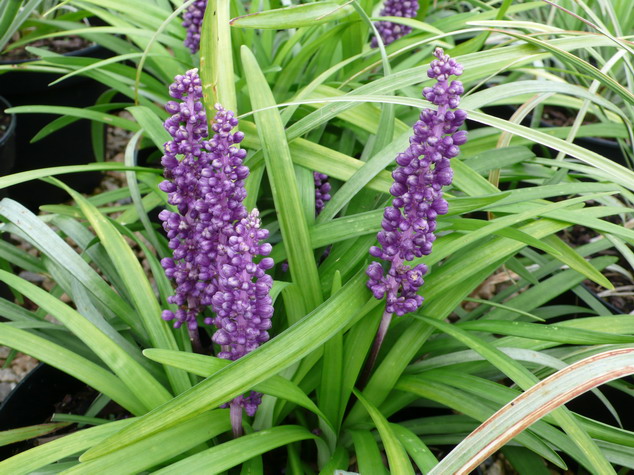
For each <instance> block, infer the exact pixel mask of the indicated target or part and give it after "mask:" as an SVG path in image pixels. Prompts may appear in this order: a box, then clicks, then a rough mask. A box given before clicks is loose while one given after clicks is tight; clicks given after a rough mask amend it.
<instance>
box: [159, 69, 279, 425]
mask: <svg viewBox="0 0 634 475" xmlns="http://www.w3.org/2000/svg"><path fill="white" fill-rule="evenodd" d="M170 95H171V96H172V97H173V98H174V99H177V101H170V102H168V103H167V104H166V106H165V108H166V110H167V111H168V112H169V113H171V114H172V116H171V117H170V118H169V119H167V120H166V121H165V129H166V130H167V131H168V132H169V133H170V135H171V136H172V137H173V140H171V141H169V142H167V143H166V144H165V155H164V156H163V159H162V163H163V166H164V168H165V178H166V180H165V181H163V182H162V183H161V184H160V185H159V187H160V189H161V190H163V191H164V192H166V193H167V195H168V202H169V203H170V204H171V205H173V206H175V207H176V208H177V210H178V211H177V212H173V211H169V210H163V211H162V212H161V213H160V214H159V218H160V219H161V220H162V221H163V228H164V229H165V231H166V232H167V238H168V239H169V247H170V248H171V249H172V250H173V254H172V257H169V258H165V259H163V260H162V261H161V264H162V266H163V268H164V269H165V274H166V275H167V277H168V278H170V279H171V280H173V281H174V282H175V283H176V289H175V293H174V295H173V296H171V297H169V298H168V302H169V303H172V304H175V305H177V306H178V307H179V308H178V310H177V311H176V312H172V311H170V310H164V311H163V314H162V317H163V319H164V320H175V323H174V327H176V328H178V327H180V326H182V325H186V326H187V328H188V329H189V331H190V335H191V336H192V338H194V339H196V338H197V331H196V330H197V329H198V322H197V317H198V315H200V314H201V313H202V312H203V311H204V310H205V308H206V307H211V308H212V310H213V311H214V313H215V315H216V316H215V317H214V318H206V319H205V323H207V324H214V325H215V326H216V327H217V329H218V330H217V331H216V333H215V334H214V336H213V338H212V339H213V341H214V342H215V343H217V344H218V345H220V347H221V351H220V353H219V354H218V356H219V357H220V358H225V359H229V360H236V359H238V358H240V357H242V356H244V355H245V354H247V353H248V352H250V351H253V350H254V349H256V348H257V347H258V346H259V345H260V344H262V343H264V342H265V341H267V340H268V339H269V334H268V330H269V328H271V316H272V315H273V305H272V300H271V297H270V295H269V294H270V290H271V286H272V285H273V279H272V278H271V277H270V276H269V275H267V274H266V273H265V271H266V270H268V269H270V268H272V267H273V259H271V258H270V257H264V258H263V259H261V260H260V261H259V262H258V263H257V264H256V263H255V262H254V260H255V259H256V258H257V257H258V256H268V255H269V254H270V252H271V245H270V244H268V243H265V244H261V243H260V241H261V240H263V239H266V238H267V237H268V231H267V230H266V229H261V228H260V219H259V214H258V211H257V210H253V211H252V212H251V213H250V214H248V213H247V210H246V208H245V207H244V204H243V202H244V199H245V198H246V190H245V188H244V180H245V179H246V178H247V176H248V175H249V169H248V167H246V166H245V165H243V163H242V162H243V160H244V158H245V157H246V151H245V150H242V149H240V148H238V147H236V146H235V145H237V144H239V143H240V142H241V141H242V139H243V138H244V134H243V133H242V132H232V131H233V130H234V129H235V128H236V127H237V125H238V120H237V119H236V118H235V117H234V115H233V112H231V111H228V110H225V109H224V108H223V107H222V106H221V105H219V104H216V106H215V107H216V115H215V117H214V120H213V122H212V123H211V129H212V131H213V136H212V137H211V138H209V139H208V138H207V136H208V128H207V119H206V114H205V109H204V107H203V104H202V102H201V99H202V86H201V81H200V78H199V77H198V71H197V70H196V69H192V70H190V71H187V73H185V74H184V75H179V76H176V79H175V81H174V83H173V84H172V85H171V86H170ZM195 341H196V340H195ZM260 401H261V394H258V393H254V392H251V393H249V395H247V396H244V395H243V396H239V397H237V398H235V399H233V401H231V402H230V403H228V406H229V407H230V408H231V421H232V426H233V431H234V434H236V436H237V435H239V434H240V433H241V427H242V425H241V424H242V410H243V409H244V410H245V411H246V412H247V414H248V415H250V416H252V415H254V414H255V412H256V410H257V407H258V405H259V404H260Z"/></svg>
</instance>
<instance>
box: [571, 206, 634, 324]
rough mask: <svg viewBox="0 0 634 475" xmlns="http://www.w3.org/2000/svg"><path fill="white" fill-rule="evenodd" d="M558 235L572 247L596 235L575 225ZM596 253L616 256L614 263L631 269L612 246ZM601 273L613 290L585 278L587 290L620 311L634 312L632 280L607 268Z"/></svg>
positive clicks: (608, 219)
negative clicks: (610, 283) (616, 259)
mask: <svg viewBox="0 0 634 475" xmlns="http://www.w3.org/2000/svg"><path fill="white" fill-rule="evenodd" d="M605 219H606V220H607V221H614V224H618V225H620V226H622V225H623V223H621V222H618V221H617V220H615V219H614V218H613V219H612V220H611V219H610V217H608V218H605ZM560 237H561V238H562V239H563V240H564V241H566V242H567V243H568V244H570V245H571V246H572V247H578V246H581V245H583V244H587V243H589V242H590V241H591V240H593V239H596V238H597V237H598V235H597V233H595V232H594V231H593V230H591V229H588V228H585V227H583V226H579V225H575V226H572V227H570V228H568V229H566V230H564V231H562V232H561V233H560ZM598 255H602V256H614V257H618V259H619V260H618V261H617V263H616V264H617V265H618V266H620V267H622V268H624V269H626V270H630V269H631V267H630V265H629V263H628V262H627V261H626V260H625V258H624V257H623V256H622V255H621V254H620V253H619V252H617V251H616V250H615V249H613V248H610V249H606V250H605V251H602V252H600V253H598ZM603 274H604V275H605V277H606V278H607V279H608V280H609V281H610V282H612V284H613V285H614V290H608V289H604V288H603V287H601V286H599V285H598V284H595V283H594V282H592V281H590V280H585V281H584V282H583V284H584V285H585V286H586V287H587V288H588V289H589V290H591V291H592V292H594V293H595V294H597V296H598V297H601V298H602V299H603V300H605V301H606V302H607V303H609V304H611V305H612V306H614V307H615V308H616V309H618V310H619V311H621V312H622V313H624V314H634V282H632V281H631V280H630V279H629V278H628V277H627V276H625V275H623V274H622V273H620V272H616V271H612V270H609V269H607V270H605V271H604V272H603Z"/></svg>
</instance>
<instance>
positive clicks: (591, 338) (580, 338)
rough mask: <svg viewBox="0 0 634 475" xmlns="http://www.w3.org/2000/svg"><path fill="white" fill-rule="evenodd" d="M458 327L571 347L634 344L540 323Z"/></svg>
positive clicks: (618, 337) (628, 339) (480, 323)
mask: <svg viewBox="0 0 634 475" xmlns="http://www.w3.org/2000/svg"><path fill="white" fill-rule="evenodd" d="M457 326H458V327H460V328H463V329H465V330H472V331H483V332H490V333H496V334H500V335H514V336H519V337H522V338H532V339H535V340H546V341H555V342H558V343H563V344H571V345H606V344H617V343H634V336H627V335H612V334H609V333H603V332H598V331H591V330H581V329H573V328H565V327H561V326H559V325H543V324H539V323H527V322H509V321H507V320H503V321H495V320H481V321H476V322H464V323H458V324H457Z"/></svg>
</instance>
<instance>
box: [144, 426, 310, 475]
mask: <svg viewBox="0 0 634 475" xmlns="http://www.w3.org/2000/svg"><path fill="white" fill-rule="evenodd" d="M306 439H317V436H316V435H314V434H313V433H311V432H309V431H308V430H307V429H305V428H304V427H301V426H279V427H274V428H272V429H265V430H261V431H259V432H254V433H253V434H249V435H245V436H242V437H240V438H238V439H235V440H232V441H229V442H225V443H224V444H221V445H217V446H216V447H212V448H211V449H207V450H205V451H203V452H199V453H197V454H196V455H192V456H191V457H188V458H186V459H184V460H181V461H180V462H176V463H175V464H172V465H170V466H169V467H165V468H163V469H161V470H158V471H156V472H154V473H156V474H157V475H167V474H174V475H180V474H183V473H208V474H209V475H212V474H216V473H220V472H223V471H225V470H227V469H229V468H231V467H235V466H236V465H238V464H239V463H241V462H244V461H246V460H249V459H250V458H252V457H253V456H255V455H260V454H263V453H264V452H268V451H269V450H272V449H275V448H277V447H281V446H283V445H287V444H291V443H293V442H297V441H299V440H306Z"/></svg>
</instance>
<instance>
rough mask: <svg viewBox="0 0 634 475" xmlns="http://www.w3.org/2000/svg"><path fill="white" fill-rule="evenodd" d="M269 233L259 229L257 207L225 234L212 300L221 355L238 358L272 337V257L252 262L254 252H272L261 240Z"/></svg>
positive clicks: (219, 255)
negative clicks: (270, 332)
mask: <svg viewBox="0 0 634 475" xmlns="http://www.w3.org/2000/svg"><path fill="white" fill-rule="evenodd" d="M268 235H269V232H268V231H267V230H266V229H260V219H259V217H258V211H257V210H253V211H252V212H251V213H250V214H249V215H248V216H247V217H245V218H244V219H242V220H240V222H239V223H238V224H237V225H236V226H235V229H234V232H233V233H231V234H230V235H229V236H227V235H223V236H222V238H223V239H222V241H223V242H221V244H220V245H219V252H218V256H217V264H216V265H217V268H218V280H217V287H216V293H215V294H214V296H213V298H212V301H211V305H212V308H213V311H214V313H215V314H216V318H214V319H213V324H214V325H215V326H216V327H217V328H218V331H217V332H216V333H215V334H214V336H213V341H214V343H217V344H218V345H220V347H221V348H222V351H221V353H219V354H218V356H219V357H220V358H224V359H228V360H236V359H238V358H240V357H242V356H244V355H246V354H247V353H249V352H250V351H253V350H255V349H256V348H257V347H258V346H260V344H261V343H264V342H265V341H267V340H268V339H269V334H268V333H267V330H268V329H269V328H271V316H272V315H273V305H272V302H271V297H270V295H269V291H270V290H271V286H272V285H273V279H272V278H271V276H269V275H267V274H265V271H266V270H268V269H270V268H271V267H273V259H271V258H270V257H265V258H264V259H262V260H261V261H260V262H259V263H258V264H255V263H254V262H253V258H254V257H255V256H257V255H261V256H267V255H268V254H269V253H270V252H271V245H270V244H269V243H264V244H259V241H260V240H262V239H266V238H267V237H268ZM254 279H255V281H254Z"/></svg>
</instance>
